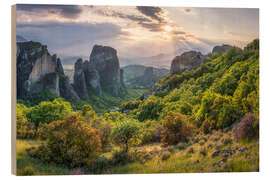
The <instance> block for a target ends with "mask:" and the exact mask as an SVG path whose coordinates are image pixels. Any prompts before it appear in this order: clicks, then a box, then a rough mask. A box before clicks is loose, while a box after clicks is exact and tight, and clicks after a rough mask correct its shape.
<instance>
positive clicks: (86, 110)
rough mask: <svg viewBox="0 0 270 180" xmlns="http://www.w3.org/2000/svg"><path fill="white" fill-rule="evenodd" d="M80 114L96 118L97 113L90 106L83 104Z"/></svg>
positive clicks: (88, 117)
mask: <svg viewBox="0 0 270 180" xmlns="http://www.w3.org/2000/svg"><path fill="white" fill-rule="evenodd" d="M82 115H83V116H85V119H86V120H87V119H96V118H97V115H96V112H95V111H94V109H93V108H92V106H90V105H89V104H85V105H83V107H82Z"/></svg>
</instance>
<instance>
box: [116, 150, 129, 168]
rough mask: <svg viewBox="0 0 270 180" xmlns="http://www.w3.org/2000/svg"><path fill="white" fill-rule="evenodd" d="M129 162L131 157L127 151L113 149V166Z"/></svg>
mask: <svg viewBox="0 0 270 180" xmlns="http://www.w3.org/2000/svg"><path fill="white" fill-rule="evenodd" d="M129 162H131V158H130V157H129V155H128V152H125V151H115V152H114V153H113V157H112V164H113V165H114V166H118V165H125V164H127V163H129Z"/></svg>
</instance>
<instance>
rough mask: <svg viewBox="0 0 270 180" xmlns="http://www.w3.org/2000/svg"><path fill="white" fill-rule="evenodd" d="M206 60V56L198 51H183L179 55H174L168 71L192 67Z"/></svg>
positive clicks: (175, 71) (176, 71)
mask: <svg viewBox="0 0 270 180" xmlns="http://www.w3.org/2000/svg"><path fill="white" fill-rule="evenodd" d="M205 60H206V57H205V56H204V55H202V54H201V53H200V52H196V51H189V52H184V53H183V54H182V55H181V56H176V57H175V58H174V59H173V61H172V64H171V69H170V73H171V74H175V73H180V72H182V71H183V70H185V69H193V68H196V67H198V66H200V64H201V63H202V62H204V61H205Z"/></svg>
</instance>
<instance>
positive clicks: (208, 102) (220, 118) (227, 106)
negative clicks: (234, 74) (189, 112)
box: [195, 92, 242, 132]
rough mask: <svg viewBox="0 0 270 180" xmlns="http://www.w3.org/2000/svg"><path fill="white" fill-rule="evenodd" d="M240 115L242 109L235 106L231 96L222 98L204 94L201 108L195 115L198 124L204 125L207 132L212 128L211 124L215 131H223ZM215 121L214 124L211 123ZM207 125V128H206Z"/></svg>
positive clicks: (217, 95) (207, 93) (218, 95)
mask: <svg viewBox="0 0 270 180" xmlns="http://www.w3.org/2000/svg"><path fill="white" fill-rule="evenodd" d="M241 114H242V109H241V107H239V106H238V105H237V103H236V102H235V101H234V99H233V98H232V97H231V96H222V95H220V94H216V93H212V92H206V93H205V94H204V96H203V98H202V102H201V107H200V109H199V110H198V112H197V113H196V115H195V118H196V120H197V121H198V123H199V124H202V123H203V122H204V121H205V120H207V119H208V118H209V119H208V121H209V122H206V124H204V126H205V127H203V128H205V131H206V132H207V131H208V130H209V129H211V128H212V126H210V125H211V124H213V125H215V126H216V128H217V129H223V128H226V127H228V126H230V125H232V124H233V123H234V122H235V121H236V120H238V118H239V117H240V116H241ZM211 120H215V123H213V122H211ZM208 125H209V126H208Z"/></svg>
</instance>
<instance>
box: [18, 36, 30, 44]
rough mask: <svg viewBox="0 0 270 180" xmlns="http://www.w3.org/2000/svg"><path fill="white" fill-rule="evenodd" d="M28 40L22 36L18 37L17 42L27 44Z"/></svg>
mask: <svg viewBox="0 0 270 180" xmlns="http://www.w3.org/2000/svg"><path fill="white" fill-rule="evenodd" d="M27 41H28V40H27V39H25V38H24V37H22V36H20V35H16V42H27Z"/></svg>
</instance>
